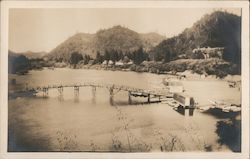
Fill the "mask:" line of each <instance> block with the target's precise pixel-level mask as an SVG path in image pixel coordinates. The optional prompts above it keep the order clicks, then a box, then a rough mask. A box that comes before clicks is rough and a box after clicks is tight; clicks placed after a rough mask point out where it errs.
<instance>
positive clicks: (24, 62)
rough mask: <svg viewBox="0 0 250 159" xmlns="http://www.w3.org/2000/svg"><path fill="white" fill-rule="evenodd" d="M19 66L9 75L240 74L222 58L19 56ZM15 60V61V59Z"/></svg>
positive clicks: (15, 65)
mask: <svg viewBox="0 0 250 159" xmlns="http://www.w3.org/2000/svg"><path fill="white" fill-rule="evenodd" d="M19 58H20V61H21V62H19V65H17V64H14V63H12V64H11V63H9V73H12V74H18V75H25V74H27V73H28V71H29V70H42V69H43V68H48V69H52V70H53V69H55V68H71V69H94V70H110V71H132V72H138V73H142V72H145V73H153V74H166V75H174V76H177V77H180V78H181V77H186V76H187V74H188V75H191V74H193V75H194V74H196V75H199V76H200V77H202V78H204V77H213V78H218V79H224V78H226V77H227V76H233V75H240V74H239V73H238V72H237V70H238V68H237V66H236V65H235V64H231V63H230V62H226V61H224V60H221V59H217V58H211V59H179V60H175V61H171V62H168V63H164V62H157V61H143V62H142V63H141V64H134V63H133V62H132V61H129V62H123V61H118V62H113V61H111V60H109V61H104V62H103V63H95V61H94V60H92V61H90V62H89V63H87V64H86V63H84V61H82V60H81V61H79V62H77V64H70V63H65V62H56V61H45V60H43V59H27V58H25V57H24V56H22V55H20V57H19ZM16 61H17V60H16Z"/></svg>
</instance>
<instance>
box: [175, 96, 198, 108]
mask: <svg viewBox="0 0 250 159" xmlns="http://www.w3.org/2000/svg"><path fill="white" fill-rule="evenodd" d="M173 98H174V100H175V101H176V102H177V103H178V104H179V106H182V107H183V108H194V107H195V101H194V98H193V97H190V96H188V95H186V94H184V93H175V94H174V96H173Z"/></svg>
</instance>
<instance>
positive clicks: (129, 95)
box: [128, 91, 132, 104]
mask: <svg viewBox="0 0 250 159" xmlns="http://www.w3.org/2000/svg"><path fill="white" fill-rule="evenodd" d="M128 104H132V98H131V91H128Z"/></svg>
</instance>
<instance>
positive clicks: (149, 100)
mask: <svg viewBox="0 0 250 159" xmlns="http://www.w3.org/2000/svg"><path fill="white" fill-rule="evenodd" d="M148 103H150V94H148Z"/></svg>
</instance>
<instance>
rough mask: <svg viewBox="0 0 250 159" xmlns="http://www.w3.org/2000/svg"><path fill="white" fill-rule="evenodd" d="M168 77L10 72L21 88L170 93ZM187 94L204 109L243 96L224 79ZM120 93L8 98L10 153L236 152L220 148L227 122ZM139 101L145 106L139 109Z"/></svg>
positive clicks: (190, 85) (189, 87)
mask: <svg viewBox="0 0 250 159" xmlns="http://www.w3.org/2000/svg"><path fill="white" fill-rule="evenodd" d="M165 77H166V75H156V74H150V73H135V72H122V71H104V70H84V69H68V68H60V69H59V68H58V69H54V70H50V69H43V70H41V71H30V72H29V74H27V75H23V76H17V75H11V78H15V79H16V83H17V84H16V85H15V86H11V87H9V89H10V90H13V89H20V88H24V87H26V86H28V87H32V86H45V85H53V84H72V83H85V82H96V83H102V84H117V85H125V86H130V87H135V88H142V89H152V90H157V89H158V90H161V91H162V90H165V89H166V88H165V86H164V85H163V84H162V80H163V79H164V78H165ZM183 84H184V88H185V89H186V93H189V94H190V95H191V96H193V97H194V98H195V99H196V101H197V102H198V103H199V104H200V105H207V104H209V101H208V99H211V100H217V99H220V100H238V101H240V91H238V90H237V89H232V88H229V87H228V84H227V82H226V81H223V80H184V81H183ZM132 101H133V103H134V104H130V105H129V104H128V93H127V92H123V91H119V92H115V95H114V98H113V102H111V101H110V97H109V91H108V90H107V89H105V88H97V89H96V90H95V91H93V90H92V88H91V87H85V88H80V91H79V96H76V95H75V94H74V89H73V88H65V89H64V91H63V95H62V96H60V97H59V96H58V91H57V90H49V95H48V98H43V97H42V94H38V95H37V96H36V97H22V98H17V99H10V100H9V104H8V108H9V112H8V130H9V133H8V134H9V139H8V151H74V152H75V151H100V152H107V151H118V152H130V151H133V152H147V151H231V150H230V149H229V148H228V146H226V145H221V144H220V143H219V142H218V140H219V136H218V134H217V133H216V130H217V129H218V127H217V123H218V122H219V121H221V120H225V119H223V118H218V117H216V116H213V115H210V114H205V113H201V112H200V111H199V110H196V109H195V110H193V111H192V112H189V110H188V109H186V110H178V111H176V110H174V109H173V108H172V107H170V106H169V105H167V104H164V103H151V104H142V102H146V101H147V99H146V98H145V99H144V98H135V97H132ZM140 103H141V104H140Z"/></svg>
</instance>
